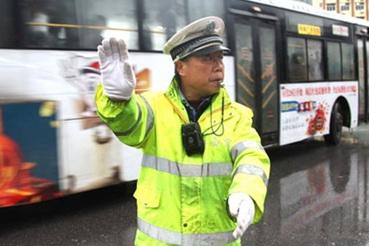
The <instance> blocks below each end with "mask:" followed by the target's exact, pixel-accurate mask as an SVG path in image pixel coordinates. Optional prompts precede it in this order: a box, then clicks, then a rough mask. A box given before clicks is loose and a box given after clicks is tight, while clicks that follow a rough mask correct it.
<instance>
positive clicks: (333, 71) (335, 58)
mask: <svg viewBox="0 0 369 246" xmlns="http://www.w3.org/2000/svg"><path fill="white" fill-rule="evenodd" d="M327 58H328V79H329V80H341V49H340V44H339V43H336V42H328V43H327Z"/></svg>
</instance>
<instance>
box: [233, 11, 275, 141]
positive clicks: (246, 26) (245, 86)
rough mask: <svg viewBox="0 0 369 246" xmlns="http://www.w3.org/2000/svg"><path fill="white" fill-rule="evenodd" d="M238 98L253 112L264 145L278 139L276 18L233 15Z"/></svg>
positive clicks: (255, 124)
mask: <svg viewBox="0 0 369 246" xmlns="http://www.w3.org/2000/svg"><path fill="white" fill-rule="evenodd" d="M233 28H234V41H235V46H234V47H235V49H236V50H235V51H234V52H235V59H236V60H235V66H236V79H237V80H236V81H237V82H236V100H237V101H238V102H240V103H242V104H244V105H246V106H247V107H249V108H250V109H252V111H253V112H254V121H253V124H254V127H255V128H256V129H257V131H258V133H259V134H260V136H261V138H262V144H263V145H264V146H265V145H272V144H277V143H278V141H279V139H278V137H279V134H278V129H279V114H278V109H279V106H278V105H279V104H278V101H279V93H278V91H279V89H278V83H277V79H278V76H277V71H278V70H277V60H276V57H277V55H276V20H266V19H258V18H252V17H248V16H243V15H239V14H237V15H234V26H233Z"/></svg>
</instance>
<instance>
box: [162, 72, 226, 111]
mask: <svg viewBox="0 0 369 246" xmlns="http://www.w3.org/2000/svg"><path fill="white" fill-rule="evenodd" d="M164 94H165V96H166V97H167V98H168V99H169V100H170V101H171V103H172V105H173V106H175V107H176V108H177V109H179V110H180V111H181V112H182V113H183V114H184V115H186V116H187V112H186V109H185V107H184V105H183V103H182V97H181V92H180V87H179V81H178V80H177V78H176V77H175V76H174V77H173V79H172V82H171V83H170V85H169V87H168V89H167V91H166V92H165V93H164ZM222 98H224V99H222ZM211 100H212V102H211V110H212V111H218V110H221V108H222V103H224V108H226V107H227V106H228V104H230V103H231V98H230V97H229V95H228V93H227V91H226V89H225V88H221V89H220V90H219V93H217V94H216V95H214V96H213V97H212V99H211ZM223 100H224V102H222V101H223ZM207 111H210V107H208V108H207V109H206V110H205V112H204V113H203V114H205V113H206V112H207ZM177 112H178V111H177ZM187 118H188V116H187Z"/></svg>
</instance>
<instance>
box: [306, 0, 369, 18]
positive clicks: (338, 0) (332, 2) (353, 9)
mask: <svg viewBox="0 0 369 246" xmlns="http://www.w3.org/2000/svg"><path fill="white" fill-rule="evenodd" d="M368 2H369V1H368V0H313V6H314V7H318V8H322V9H325V10H328V11H334V12H336V13H340V14H343V15H349V16H353V17H356V18H360V19H365V20H368V19H369V12H368Z"/></svg>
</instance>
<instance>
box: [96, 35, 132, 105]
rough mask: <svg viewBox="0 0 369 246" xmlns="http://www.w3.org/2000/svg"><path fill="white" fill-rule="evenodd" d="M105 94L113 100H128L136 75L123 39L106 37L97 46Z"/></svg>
mask: <svg viewBox="0 0 369 246" xmlns="http://www.w3.org/2000/svg"><path fill="white" fill-rule="evenodd" d="M97 53H98V55H99V59H100V71H101V76H102V83H103V85H104V91H105V94H106V95H107V96H108V97H109V98H110V99H112V100H128V99H129V98H130V97H131V94H132V91H133V89H134V88H135V86H136V77H135V74H134V72H133V69H132V65H131V64H130V63H129V61H128V50H127V45H126V43H125V42H124V40H122V39H116V38H105V39H104V40H103V41H102V45H99V46H98V47H97Z"/></svg>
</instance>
